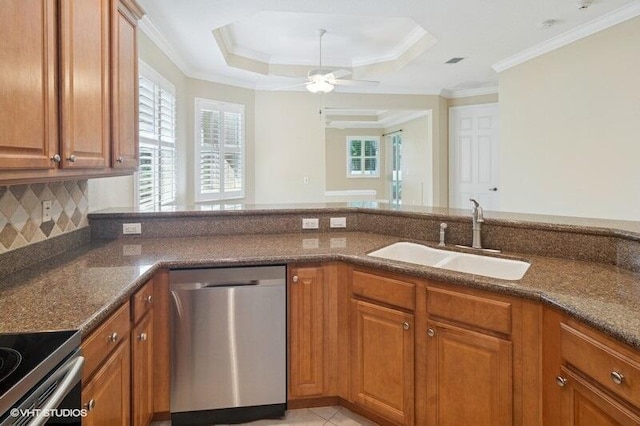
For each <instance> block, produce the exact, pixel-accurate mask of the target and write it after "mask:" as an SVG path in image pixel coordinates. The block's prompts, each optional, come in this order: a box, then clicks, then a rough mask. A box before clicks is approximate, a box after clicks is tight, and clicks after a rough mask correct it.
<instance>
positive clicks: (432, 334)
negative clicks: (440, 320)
mask: <svg viewBox="0 0 640 426" xmlns="http://www.w3.org/2000/svg"><path fill="white" fill-rule="evenodd" d="M435 335H436V331H435V330H434V329H433V328H429V329H427V336H429V337H433V336H435Z"/></svg>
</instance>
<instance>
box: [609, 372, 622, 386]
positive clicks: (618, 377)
mask: <svg viewBox="0 0 640 426" xmlns="http://www.w3.org/2000/svg"><path fill="white" fill-rule="evenodd" d="M611 380H613V383H615V384H616V385H621V384H622V383H623V382H624V376H623V375H622V373H618V372H617V371H612V372H611Z"/></svg>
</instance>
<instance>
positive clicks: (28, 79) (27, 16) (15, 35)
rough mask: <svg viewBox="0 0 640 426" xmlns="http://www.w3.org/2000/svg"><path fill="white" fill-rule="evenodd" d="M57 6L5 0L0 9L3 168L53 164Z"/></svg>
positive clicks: (36, 0) (30, 0)
mask: <svg viewBox="0 0 640 426" xmlns="http://www.w3.org/2000/svg"><path fill="white" fill-rule="evenodd" d="M56 33H57V7H56V3H55V2H52V1H50V0H3V2H2V13H1V14H0V52H1V54H0V56H2V60H1V61H0V111H2V113H1V114H0V135H1V136H0V173H2V171H4V170H16V169H45V170H46V169H51V168H54V167H56V164H55V163H54V162H52V161H51V157H52V156H53V155H54V154H56V153H57V152H58V114H57V112H58V108H57V84H56V78H57V71H56V67H57V52H58V51H57V42H56Z"/></svg>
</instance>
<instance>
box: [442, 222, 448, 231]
mask: <svg viewBox="0 0 640 426" xmlns="http://www.w3.org/2000/svg"><path fill="white" fill-rule="evenodd" d="M440 229H442V230H445V229H447V224H446V223H444V222H442V223H441V224H440Z"/></svg>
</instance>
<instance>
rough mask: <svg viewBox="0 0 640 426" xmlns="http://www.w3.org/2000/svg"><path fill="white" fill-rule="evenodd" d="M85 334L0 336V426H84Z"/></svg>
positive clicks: (71, 332) (45, 333)
mask: <svg viewBox="0 0 640 426" xmlns="http://www.w3.org/2000/svg"><path fill="white" fill-rule="evenodd" d="M79 346H80V333H79V332H77V331H75V330H74V331H56V332H43V333H19V334H1V335H0V395H1V396H0V426H9V425H11V426H23V425H24V426H27V425H28V426H40V425H78V426H79V425H80V424H81V419H82V415H83V410H82V407H81V400H80V379H81V377H82V367H83V365H84V358H83V357H82V355H81V352H80V349H79Z"/></svg>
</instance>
